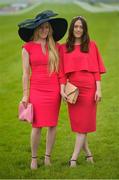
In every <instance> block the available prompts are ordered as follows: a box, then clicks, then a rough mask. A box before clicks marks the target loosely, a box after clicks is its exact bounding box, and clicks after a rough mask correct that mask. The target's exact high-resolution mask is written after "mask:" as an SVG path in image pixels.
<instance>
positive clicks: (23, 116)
mask: <svg viewBox="0 0 119 180" xmlns="http://www.w3.org/2000/svg"><path fill="white" fill-rule="evenodd" d="M19 120H21V121H27V122H29V123H32V122H33V105H32V104H31V103H28V105H27V108H25V107H24V105H23V103H22V102H20V103H19Z"/></svg>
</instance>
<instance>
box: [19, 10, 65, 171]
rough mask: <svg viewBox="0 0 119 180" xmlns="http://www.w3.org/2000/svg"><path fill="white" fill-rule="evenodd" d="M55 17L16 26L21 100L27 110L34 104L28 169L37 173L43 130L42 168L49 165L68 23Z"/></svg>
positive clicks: (46, 15)
mask: <svg viewBox="0 0 119 180" xmlns="http://www.w3.org/2000/svg"><path fill="white" fill-rule="evenodd" d="M56 15H57V14H56V13H54V12H52V11H44V12H42V13H40V14H38V15H37V16H36V17H35V19H30V20H25V21H24V22H22V23H20V24H19V31H18V33H19V36H20V37H21V39H22V40H24V41H26V42H27V43H25V44H24V45H23V50H22V59H23V98H22V103H23V104H24V106H25V107H27V104H28V102H30V103H32V104H33V110H34V119H33V124H32V132H31V151H32V160H31V169H37V151H38V145H39V141H40V137H41V130H42V128H43V127H48V131H47V139H46V152H45V160H44V163H45V165H50V164H51V162H50V155H51V151H52V147H53V145H54V141H55V134H56V126H57V123H58V114H59V108H60V100H61V98H60V85H59V81H62V80H60V78H59V73H58V70H59V67H58V66H59V55H58V51H59V45H58V44H57V43H55V42H56V41H58V40H60V39H61V38H62V37H63V36H64V34H65V32H66V30H67V21H66V20H65V19H63V18H52V17H54V16H56Z"/></svg>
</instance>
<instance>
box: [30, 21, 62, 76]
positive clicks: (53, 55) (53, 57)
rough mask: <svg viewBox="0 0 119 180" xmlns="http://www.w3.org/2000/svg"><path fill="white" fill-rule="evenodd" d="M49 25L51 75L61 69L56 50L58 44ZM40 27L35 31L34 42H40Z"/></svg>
mask: <svg viewBox="0 0 119 180" xmlns="http://www.w3.org/2000/svg"><path fill="white" fill-rule="evenodd" d="M48 25H49V34H48V37H47V43H48V51H49V63H48V66H49V70H50V73H52V72H58V69H59V54H58V50H57V48H56V43H55V41H54V39H53V36H52V33H53V30H52V27H51V25H50V23H48ZM38 30H39V27H38V28H36V30H35V31H34V38H33V40H38V39H39V32H38Z"/></svg>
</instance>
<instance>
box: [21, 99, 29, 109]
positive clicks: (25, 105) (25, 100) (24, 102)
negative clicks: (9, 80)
mask: <svg viewBox="0 0 119 180" xmlns="http://www.w3.org/2000/svg"><path fill="white" fill-rule="evenodd" d="M21 102H22V103H23V105H24V107H25V108H27V105H28V97H27V96H23V98H22V100H21Z"/></svg>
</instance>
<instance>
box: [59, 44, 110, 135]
mask: <svg viewBox="0 0 119 180" xmlns="http://www.w3.org/2000/svg"><path fill="white" fill-rule="evenodd" d="M60 56H61V62H62V63H61V65H60V71H61V72H60V76H61V78H63V77H65V81H64V82H63V83H64V84H65V83H66V79H69V81H70V82H71V83H72V84H74V85H75V86H77V87H78V88H79V96H78V99H77V102H76V104H70V103H68V111H69V117H70V124H71V128H72V131H74V132H79V133H87V132H93V131H96V102H95V91H96V81H97V80H99V81H100V80H101V78H100V74H101V73H105V72H106V70H105V67H104V65H103V61H102V58H101V56H100V54H99V51H98V48H97V46H96V44H95V42H93V41H91V42H90V44H89V52H88V53H83V52H81V51H80V47H79V45H75V48H74V50H73V51H72V52H70V53H67V50H66V46H65V44H64V45H62V47H61V50H60Z"/></svg>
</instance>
